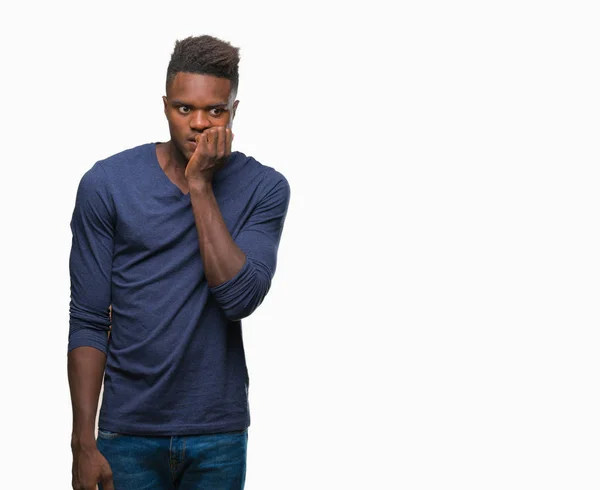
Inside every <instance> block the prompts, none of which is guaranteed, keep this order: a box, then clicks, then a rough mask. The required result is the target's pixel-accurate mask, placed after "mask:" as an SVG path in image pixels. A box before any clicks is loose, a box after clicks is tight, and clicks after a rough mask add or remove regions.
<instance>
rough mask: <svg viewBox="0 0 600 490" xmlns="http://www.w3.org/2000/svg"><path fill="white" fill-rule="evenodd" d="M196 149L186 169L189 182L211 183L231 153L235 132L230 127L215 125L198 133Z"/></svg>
mask: <svg viewBox="0 0 600 490" xmlns="http://www.w3.org/2000/svg"><path fill="white" fill-rule="evenodd" d="M195 141H196V149H195V150H194V153H193V155H192V156H191V158H190V161H189V162H188V164H187V167H186V169H185V178H186V179H187V181H188V184H190V185H192V184H194V183H197V184H207V183H211V182H212V179H213V177H214V174H215V172H217V171H218V170H220V169H221V168H222V167H223V165H224V164H225V162H226V160H227V157H229V155H230V154H231V142H232V141H233V133H232V132H231V129H230V128H226V127H224V126H213V127H212V128H209V129H205V130H204V131H203V132H202V133H200V134H197V135H196V138H195Z"/></svg>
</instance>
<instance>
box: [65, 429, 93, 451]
mask: <svg viewBox="0 0 600 490" xmlns="http://www.w3.org/2000/svg"><path fill="white" fill-rule="evenodd" d="M95 448H96V437H95V435H94V433H93V432H92V433H90V434H85V435H81V434H71V449H72V450H73V451H74V452H75V451H82V450H83V451H85V450H88V449H95Z"/></svg>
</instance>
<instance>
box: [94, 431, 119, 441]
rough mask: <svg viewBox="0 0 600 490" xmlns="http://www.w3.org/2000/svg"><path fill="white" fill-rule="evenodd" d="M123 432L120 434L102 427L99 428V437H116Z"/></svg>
mask: <svg viewBox="0 0 600 490" xmlns="http://www.w3.org/2000/svg"><path fill="white" fill-rule="evenodd" d="M120 436H121V434H119V433H118V432H112V431H110V430H105V429H100V428H98V438H99V439H109V440H110V439H116V438H117V437H120Z"/></svg>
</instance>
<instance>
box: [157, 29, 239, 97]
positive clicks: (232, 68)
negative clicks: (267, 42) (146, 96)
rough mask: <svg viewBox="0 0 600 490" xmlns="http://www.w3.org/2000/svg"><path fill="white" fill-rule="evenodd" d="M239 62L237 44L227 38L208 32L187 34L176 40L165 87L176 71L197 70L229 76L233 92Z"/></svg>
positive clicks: (208, 73) (235, 88) (193, 71)
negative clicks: (222, 38)
mask: <svg viewBox="0 0 600 490" xmlns="http://www.w3.org/2000/svg"><path fill="white" fill-rule="evenodd" d="M239 62H240V48H236V47H234V46H232V45H231V44H230V43H228V42H226V41H222V40H221V39H217V38H216V37H213V36H208V35H204V36H196V37H194V36H190V37H186V38H185V39H182V40H180V41H176V42H175V49H174V50H173V54H172V55H171V61H170V62H169V67H168V68H167V83H166V85H167V88H168V87H169V84H170V83H171V82H172V81H173V79H174V78H175V75H177V73H180V72H183V73H197V74H199V75H213V76H216V77H221V78H226V79H228V80H229V81H230V82H231V92H232V93H236V92H237V88H238V83H239V72H238V65H239Z"/></svg>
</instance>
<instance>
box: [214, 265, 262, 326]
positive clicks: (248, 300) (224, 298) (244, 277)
mask: <svg viewBox="0 0 600 490" xmlns="http://www.w3.org/2000/svg"><path fill="white" fill-rule="evenodd" d="M270 287H271V276H270V274H268V273H267V271H262V270H261V269H260V268H259V267H248V268H246V269H245V270H244V271H243V272H242V274H241V275H240V276H239V277H238V278H236V280H234V281H233V282H232V283H231V284H229V285H228V287H226V288H223V289H221V288H219V290H218V291H216V295H215V296H216V300H217V302H218V303H219V305H220V306H221V308H222V310H223V312H224V313H225V316H226V317H227V319H228V320H230V321H234V322H236V321H240V320H242V319H244V318H247V317H249V316H250V315H251V314H252V313H254V311H255V310H256V309H257V308H258V307H259V306H260V305H261V303H262V302H263V300H264V299H265V296H266V295H267V293H268V292H269V288H270Z"/></svg>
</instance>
